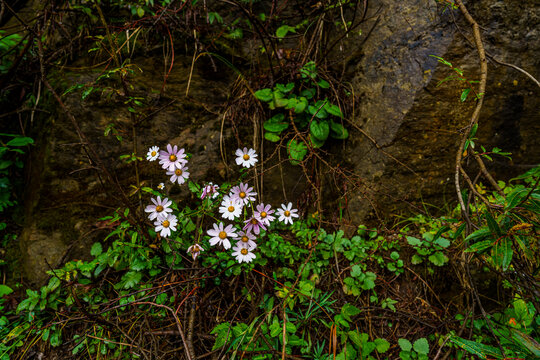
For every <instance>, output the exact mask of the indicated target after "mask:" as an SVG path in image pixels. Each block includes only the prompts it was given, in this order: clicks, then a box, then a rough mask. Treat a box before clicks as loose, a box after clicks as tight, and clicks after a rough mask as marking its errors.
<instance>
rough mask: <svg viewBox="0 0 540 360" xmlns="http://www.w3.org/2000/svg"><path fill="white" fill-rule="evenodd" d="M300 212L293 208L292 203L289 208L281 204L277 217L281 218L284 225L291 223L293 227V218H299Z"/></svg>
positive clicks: (288, 205)
mask: <svg viewBox="0 0 540 360" xmlns="http://www.w3.org/2000/svg"><path fill="white" fill-rule="evenodd" d="M297 212H298V210H297V209H293V208H292V203H288V204H287V206H285V204H281V208H280V209H277V215H278V216H279V218H278V220H279V221H281V222H283V223H285V224H286V223H289V224H291V225H292V223H293V219H292V218H293V217H295V218H297V217H298V214H297Z"/></svg>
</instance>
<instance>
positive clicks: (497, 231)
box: [485, 212, 502, 237]
mask: <svg viewBox="0 0 540 360" xmlns="http://www.w3.org/2000/svg"><path fill="white" fill-rule="evenodd" d="M485 216H486V220H487V224H488V227H489V230H490V231H491V232H492V233H493V235H495V236H497V237H499V236H501V234H502V233H501V228H500V227H499V224H497V222H496V221H495V219H494V218H493V216H491V214H490V213H489V212H486V214H485Z"/></svg>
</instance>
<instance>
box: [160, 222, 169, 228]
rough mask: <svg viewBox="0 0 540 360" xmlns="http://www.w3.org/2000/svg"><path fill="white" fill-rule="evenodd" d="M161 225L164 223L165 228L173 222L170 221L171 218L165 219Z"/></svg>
mask: <svg viewBox="0 0 540 360" xmlns="http://www.w3.org/2000/svg"><path fill="white" fill-rule="evenodd" d="M161 225H163V227H164V228H168V227H169V225H171V223H170V222H169V220H165V221H163V222H162V223H161Z"/></svg>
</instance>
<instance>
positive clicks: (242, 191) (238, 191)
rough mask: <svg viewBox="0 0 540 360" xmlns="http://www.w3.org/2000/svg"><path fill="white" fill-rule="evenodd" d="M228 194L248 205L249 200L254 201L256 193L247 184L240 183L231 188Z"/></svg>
mask: <svg viewBox="0 0 540 360" xmlns="http://www.w3.org/2000/svg"><path fill="white" fill-rule="evenodd" d="M229 196H230V197H231V198H236V199H238V200H239V201H241V202H242V203H243V204H244V205H249V203H250V201H255V196H257V193H256V192H255V191H253V188H252V187H249V185H248V184H244V183H240V185H238V186H235V187H233V188H232V189H231V194H230V195H229Z"/></svg>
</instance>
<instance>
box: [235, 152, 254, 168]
mask: <svg viewBox="0 0 540 360" xmlns="http://www.w3.org/2000/svg"><path fill="white" fill-rule="evenodd" d="M235 154H236V156H237V158H236V165H242V166H243V167H245V168H249V167H250V166H255V163H256V162H257V161H259V160H258V159H257V153H256V152H255V150H253V149H249V150H248V148H244V150H242V149H237V150H236V152H235Z"/></svg>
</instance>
